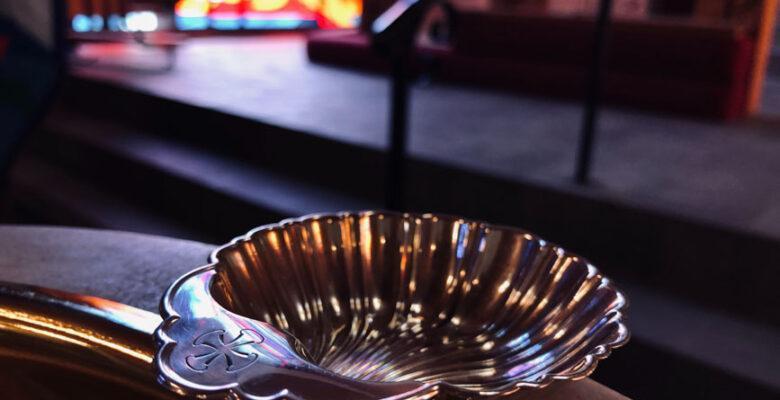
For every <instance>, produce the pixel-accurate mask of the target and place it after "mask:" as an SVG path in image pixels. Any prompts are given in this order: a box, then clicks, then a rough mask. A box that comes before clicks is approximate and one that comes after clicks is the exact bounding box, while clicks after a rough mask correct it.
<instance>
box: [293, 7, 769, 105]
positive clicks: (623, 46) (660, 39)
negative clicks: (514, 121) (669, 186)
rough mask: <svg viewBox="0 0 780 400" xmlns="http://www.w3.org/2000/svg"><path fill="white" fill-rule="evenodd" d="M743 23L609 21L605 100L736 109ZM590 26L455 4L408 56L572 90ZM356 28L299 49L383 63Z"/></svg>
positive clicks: (535, 86) (573, 19)
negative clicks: (445, 38)
mask: <svg viewBox="0 0 780 400" xmlns="http://www.w3.org/2000/svg"><path fill="white" fill-rule="evenodd" d="M379 3H381V2H379ZM371 4H374V3H371V2H367V5H366V12H373V10H374V8H376V7H374V6H370V5H371ZM456 7H457V5H456ZM367 19H370V17H369V18H367ZM751 26H752V24H751V23H748V22H736V21H735V22H716V21H714V20H712V19H694V18H687V19H681V18H675V19H670V18H631V19H615V21H614V22H613V24H612V28H611V32H610V39H609V41H610V42H609V45H608V50H607V56H608V62H607V76H606V81H605V82H604V96H605V100H606V101H608V102H611V103H615V104H619V105H626V106H632V107H638V108H644V109H650V110H661V111H670V112H676V113H681V114H689V115H697V116H706V117H715V118H722V119H735V118H740V117H743V116H745V115H746V114H747V112H748V109H749V108H748V101H747V96H748V88H749V86H750V84H751V83H750V76H751V68H752V66H753V63H754V46H755V43H756V40H755V38H754V34H753V32H752V31H751V28H750V27H751ZM593 27H594V23H593V18H591V17H586V16H582V15H581V14H560V13H548V12H545V11H539V10H534V9H528V10H525V9H520V10H515V9H513V10H504V9H501V8H500V7H499V8H496V7H489V8H484V7H460V8H458V11H457V18H456V23H455V30H454V32H453V35H452V36H453V40H452V41H451V43H450V44H449V45H448V46H440V45H432V44H421V45H418V47H417V51H416V53H417V58H416V60H415V61H414V62H413V63H414V64H415V66H416V68H417V69H419V68H420V66H421V65H425V64H426V63H427V65H432V66H433V67H434V69H433V73H434V74H435V76H436V77H438V78H440V79H442V80H444V81H452V82H459V83H467V84H475V85H481V86H488V87H498V88H502V89H508V90H512V91H522V92H531V93H537V94H541V95H549V96H559V97H575V98H579V97H581V96H582V94H583V93H584V84H585V82H584V80H585V72H586V71H585V67H586V65H587V62H588V57H589V55H590V54H589V51H590V49H591V45H590V41H591V40H592V37H593V35H592V31H593ZM364 32H365V25H364V27H363V28H361V29H359V30H354V31H341V32H315V33H313V34H311V36H310V39H309V42H308V47H307V50H308V54H309V57H310V59H311V60H312V61H315V62H322V63H328V64H334V65H341V66H345V67H351V68H360V69H369V70H375V71H381V70H383V69H386V68H387V67H386V65H385V64H384V63H383V62H382V60H381V59H379V58H378V57H377V56H375V55H374V54H373V53H372V52H371V49H370V47H369V45H368V39H367V37H366V34H365V33H364Z"/></svg>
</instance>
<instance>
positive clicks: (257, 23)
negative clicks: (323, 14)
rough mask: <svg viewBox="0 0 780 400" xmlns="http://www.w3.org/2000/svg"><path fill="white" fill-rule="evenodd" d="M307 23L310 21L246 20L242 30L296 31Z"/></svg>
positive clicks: (289, 19)
mask: <svg viewBox="0 0 780 400" xmlns="http://www.w3.org/2000/svg"><path fill="white" fill-rule="evenodd" d="M308 22H311V21H305V20H300V19H293V18H287V19H284V18H273V19H262V18H247V19H245V20H244V29H296V28H300V27H302V26H303V25H304V24H306V23H308ZM315 24H316V22H315Z"/></svg>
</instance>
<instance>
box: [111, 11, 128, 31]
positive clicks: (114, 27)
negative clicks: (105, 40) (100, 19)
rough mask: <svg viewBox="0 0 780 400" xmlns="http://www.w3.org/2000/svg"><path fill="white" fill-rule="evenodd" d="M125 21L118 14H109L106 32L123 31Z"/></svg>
mask: <svg viewBox="0 0 780 400" xmlns="http://www.w3.org/2000/svg"><path fill="white" fill-rule="evenodd" d="M124 26H125V20H124V18H122V17H121V16H120V15H118V14H111V15H110V16H109V17H108V30H110V31H112V32H117V31H123V30H124Z"/></svg>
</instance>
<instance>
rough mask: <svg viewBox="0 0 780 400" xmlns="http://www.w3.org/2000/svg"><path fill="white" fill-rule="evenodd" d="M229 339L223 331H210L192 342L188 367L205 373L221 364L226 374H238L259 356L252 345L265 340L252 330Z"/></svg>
mask: <svg viewBox="0 0 780 400" xmlns="http://www.w3.org/2000/svg"><path fill="white" fill-rule="evenodd" d="M227 339H228V336H227V333H226V332H225V330H223V329H217V330H214V331H209V332H206V333H204V334H202V335H200V336H198V337H197V338H195V340H194V341H193V342H192V346H193V354H191V355H189V356H187V358H186V359H185V361H186V363H187V366H188V367H189V368H190V369H192V370H194V371H198V372H205V371H206V370H208V369H209V368H212V367H216V365H218V364H220V365H223V368H224V369H225V371H226V372H236V371H238V370H241V369H244V368H246V367H248V366H249V365H251V364H252V363H253V362H255V361H256V360H257V358H258V357H259V355H258V354H257V351H256V350H255V349H253V348H252V347H251V345H254V344H259V343H262V342H263V340H264V338H263V336H261V335H260V334H259V333H257V332H255V331H254V330H251V329H242V330H241V332H240V333H239V334H238V336H236V337H235V338H233V339H231V340H227ZM196 352H197V353H196ZM223 360H224V361H223Z"/></svg>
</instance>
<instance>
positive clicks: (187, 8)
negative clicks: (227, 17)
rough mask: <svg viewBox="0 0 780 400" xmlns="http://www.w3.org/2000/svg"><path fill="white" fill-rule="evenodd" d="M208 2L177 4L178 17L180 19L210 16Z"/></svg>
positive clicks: (183, 0)
mask: <svg viewBox="0 0 780 400" xmlns="http://www.w3.org/2000/svg"><path fill="white" fill-rule="evenodd" d="M209 8H210V7H209V1H208V0H179V1H178V2H176V8H175V9H176V15H178V16H180V17H205V16H207V15H209Z"/></svg>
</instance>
